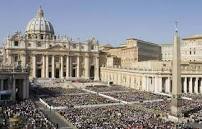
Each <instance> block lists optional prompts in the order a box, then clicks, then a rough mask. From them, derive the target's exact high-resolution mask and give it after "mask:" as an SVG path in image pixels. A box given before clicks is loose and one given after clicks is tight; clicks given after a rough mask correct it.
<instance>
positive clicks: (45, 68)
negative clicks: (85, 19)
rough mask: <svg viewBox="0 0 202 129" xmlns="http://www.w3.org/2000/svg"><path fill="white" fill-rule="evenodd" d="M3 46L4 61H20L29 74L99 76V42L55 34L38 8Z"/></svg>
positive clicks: (48, 76) (67, 76) (34, 76)
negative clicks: (22, 27) (77, 39)
mask: <svg viewBox="0 0 202 129" xmlns="http://www.w3.org/2000/svg"><path fill="white" fill-rule="evenodd" d="M4 44H5V46H4V50H5V51H4V63H5V64H11V65H17V64H19V63H21V65H22V66H25V67H27V68H28V69H29V73H30V78H66V79H69V78H85V79H94V80H99V44H98V41H97V40H96V39H95V38H91V39H89V40H87V41H85V42H80V41H73V40H72V39H71V38H67V37H66V36H56V35H55V33H54V28H53V26H52V24H51V23H50V22H49V21H47V20H46V19H45V17H44V12H43V10H42V9H41V8H40V9H39V10H38V11H37V14H36V16H35V17H34V18H33V19H32V20H31V21H30V22H29V23H28V25H27V27H26V31H25V34H21V33H19V32H17V33H16V34H14V35H12V36H9V37H8V38H7V40H6V41H5V43H4Z"/></svg>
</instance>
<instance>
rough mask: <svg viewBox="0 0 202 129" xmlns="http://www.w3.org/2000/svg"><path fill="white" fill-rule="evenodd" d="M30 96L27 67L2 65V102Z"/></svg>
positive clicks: (0, 76) (0, 86)
mask: <svg viewBox="0 0 202 129" xmlns="http://www.w3.org/2000/svg"><path fill="white" fill-rule="evenodd" d="M28 97H29V78H28V72H27V70H26V69H21V68H17V67H16V68H13V67H10V66H3V65H2V66H0V103H1V102H4V101H10V100H11V101H12V100H23V99H26V98H28Z"/></svg>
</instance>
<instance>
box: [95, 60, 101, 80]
mask: <svg viewBox="0 0 202 129" xmlns="http://www.w3.org/2000/svg"><path fill="white" fill-rule="evenodd" d="M99 64H100V63H99V57H98V56H97V57H95V79H94V80H100V75H99V74H100V68H99Z"/></svg>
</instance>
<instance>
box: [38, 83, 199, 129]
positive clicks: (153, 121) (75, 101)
mask: <svg viewBox="0 0 202 129" xmlns="http://www.w3.org/2000/svg"><path fill="white" fill-rule="evenodd" d="M55 85H57V83H56V84H55ZM85 88H86V89H88V90H91V91H94V92H97V93H90V92H87V91H85V90H83V89H78V88H61V87H57V86H56V87H40V88H39V87H38V89H37V88H36V89H37V91H40V92H41V94H46V96H42V97H41V98H42V99H43V100H44V101H45V102H47V103H48V104H49V105H51V106H56V107H60V106H66V107H67V106H68V108H67V109H61V110H57V111H58V112H59V113H60V114H61V115H62V116H64V117H65V118H66V119H68V120H70V122H72V123H73V124H74V125H75V126H76V127H77V128H79V129H86V128H89V129H91V128H92V129H103V128H106V129H116V128H120V129H127V128H128V129H129V128H148V129H153V128H154V129H155V128H158V129H164V128H165V129H172V128H174V127H175V126H176V124H174V123H172V122H170V121H166V120H164V119H162V118H161V115H162V114H168V113H170V105H171V98H170V97H166V96H162V95H156V94H153V93H149V92H144V91H137V90H134V89H129V88H125V87H122V86H107V85H89V86H86V87H85ZM99 93H101V94H104V95H106V96H110V97H113V98H115V99H119V100H123V101H126V102H137V101H138V102H140V104H133V105H130V106H129V105H119V106H114V105H113V106H112V105H111V106H98V107H85V105H94V104H98V105H99V104H108V103H116V102H117V101H113V100H110V99H108V98H105V97H103V96H100V94H99ZM186 97H190V98H192V100H189V99H187V100H185V99H183V100H182V106H181V109H182V112H183V113H184V112H189V111H192V110H193V109H197V108H198V107H200V106H202V103H201V96H194V95H192V96H186ZM155 100H159V101H155ZM120 102H121V101H120ZM82 105H83V106H84V107H79V106H82ZM139 106H140V107H142V108H139ZM148 109H152V110H148ZM153 111H157V112H153ZM201 112H202V111H199V112H197V113H196V112H192V113H191V114H190V120H192V121H194V122H201V120H202V113H201ZM160 113H162V114H161V115H160ZM181 127H182V125H181ZM179 128H180V127H179Z"/></svg>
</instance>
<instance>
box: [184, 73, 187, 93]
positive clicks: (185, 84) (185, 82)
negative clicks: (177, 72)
mask: <svg viewBox="0 0 202 129" xmlns="http://www.w3.org/2000/svg"><path fill="white" fill-rule="evenodd" d="M184 93H187V77H184Z"/></svg>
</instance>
